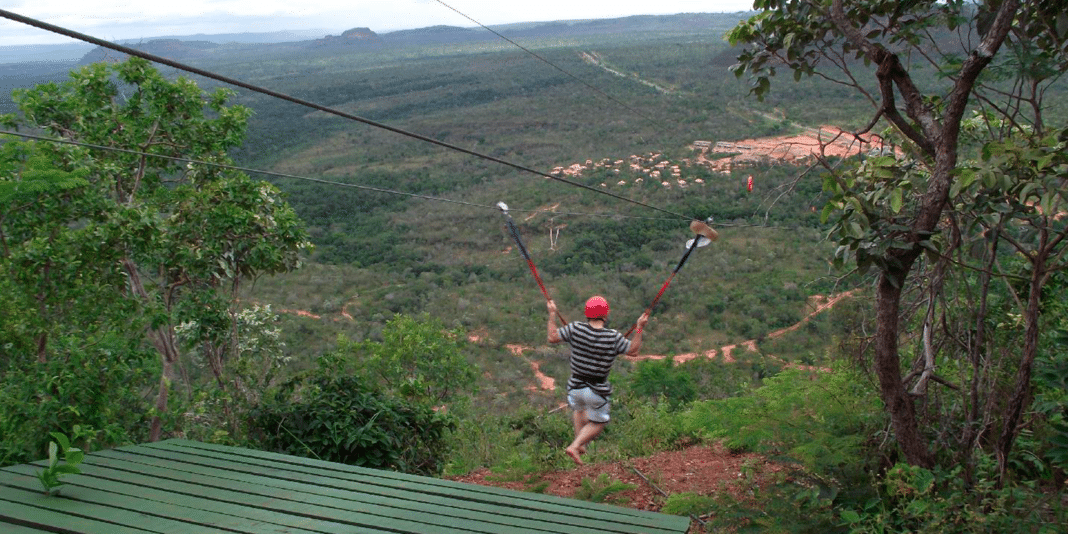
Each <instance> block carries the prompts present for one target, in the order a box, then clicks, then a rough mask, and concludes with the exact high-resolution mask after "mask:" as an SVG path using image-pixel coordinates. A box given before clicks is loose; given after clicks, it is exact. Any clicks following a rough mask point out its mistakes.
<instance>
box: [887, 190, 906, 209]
mask: <svg viewBox="0 0 1068 534" xmlns="http://www.w3.org/2000/svg"><path fill="white" fill-rule="evenodd" d="M904 195H905V192H904V190H902V189H901V188H898V189H894V190H893V192H891V193H890V210H891V211H893V212H894V213H901V205H902V203H903V202H904Z"/></svg>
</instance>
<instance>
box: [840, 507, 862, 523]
mask: <svg viewBox="0 0 1068 534" xmlns="http://www.w3.org/2000/svg"><path fill="white" fill-rule="evenodd" d="M842 519H843V520H845V521H846V522H847V523H859V522H860V514H858V513H856V512H854V511H853V510H843V511H842Z"/></svg>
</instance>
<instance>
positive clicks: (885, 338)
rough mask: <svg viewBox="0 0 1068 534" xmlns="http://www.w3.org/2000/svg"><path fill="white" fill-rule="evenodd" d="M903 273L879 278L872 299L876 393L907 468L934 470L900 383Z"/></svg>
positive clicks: (905, 393) (908, 398)
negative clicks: (908, 465)
mask: <svg viewBox="0 0 1068 534" xmlns="http://www.w3.org/2000/svg"><path fill="white" fill-rule="evenodd" d="M906 272H907V271H903V270H894V271H890V272H883V273H882V274H881V275H880V276H879V285H878V288H877V289H876V300H875V309H876V322H877V324H878V327H877V328H876V331H875V373H876V375H878V377H879V390H880V393H881V396H882V399H883V402H884V403H885V404H886V409H887V411H888V412H889V413H890V422H891V424H892V426H893V429H894V434H895V436H896V437H897V442H898V445H899V446H900V447H901V452H902V453H903V454H904V455H905V460H906V461H907V462H908V463H909V464H911V465H918V466H921V467H926V468H931V467H934V459H933V458H932V457H931V454H930V452H929V451H928V450H927V443H926V441H925V440H924V439H923V435H922V434H921V433H920V430H919V424H918V423H917V421H916V408H915V405H914V404H913V401H912V398H911V397H909V394H908V392H907V391H906V390H905V384H904V383H903V382H902V376H901V361H900V359H899V357H898V337H899V334H900V332H899V325H900V321H899V320H898V312H899V309H900V303H901V287H902V285H903V284H904V282H905V274H906Z"/></svg>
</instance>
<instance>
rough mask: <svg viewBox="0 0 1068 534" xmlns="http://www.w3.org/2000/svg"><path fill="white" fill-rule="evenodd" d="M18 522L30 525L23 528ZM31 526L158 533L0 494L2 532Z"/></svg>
mask: <svg viewBox="0 0 1068 534" xmlns="http://www.w3.org/2000/svg"><path fill="white" fill-rule="evenodd" d="M19 525H29V526H26V527H20V526H19ZM9 527H13V528H28V529H30V530H29V532H35V533H41V532H63V533H70V534H146V533H148V534H158V533H154V532H153V531H151V530H143V529H139V528H133V527H126V526H122V525H116V524H113V523H105V522H103V521H97V520H95V519H90V518H86V517H76V516H72V515H67V514H61V513H58V512H54V511H51V510H44V509H41V508H37V507H35V506H30V505H28V504H22V503H19V502H14V501H7V500H4V498H3V497H0V531H3V532H4V533H5V534H6V533H7V532H9V531H8V530H7V529H8V528H9Z"/></svg>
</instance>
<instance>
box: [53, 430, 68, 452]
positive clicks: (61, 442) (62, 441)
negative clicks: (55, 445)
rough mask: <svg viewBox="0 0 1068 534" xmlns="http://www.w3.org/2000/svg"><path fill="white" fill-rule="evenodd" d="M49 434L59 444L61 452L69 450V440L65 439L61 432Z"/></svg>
mask: <svg viewBox="0 0 1068 534" xmlns="http://www.w3.org/2000/svg"><path fill="white" fill-rule="evenodd" d="M49 434H50V435H51V436H52V437H53V438H55V439H56V441H58V442H59V447H60V449H62V450H67V449H69V448H70V440H68V439H67V436H66V434H63V433H61V432H49Z"/></svg>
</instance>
